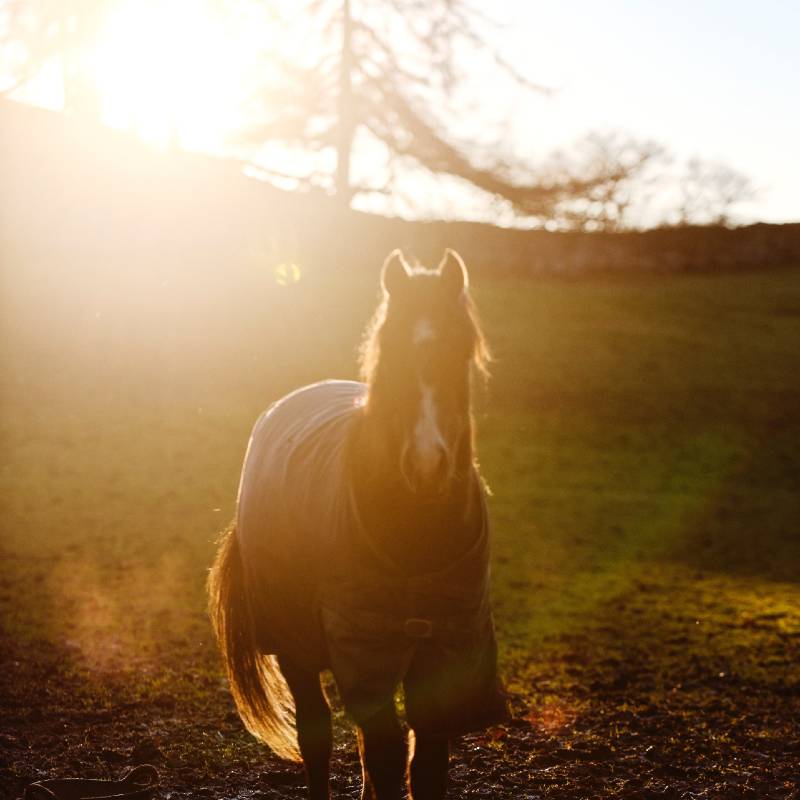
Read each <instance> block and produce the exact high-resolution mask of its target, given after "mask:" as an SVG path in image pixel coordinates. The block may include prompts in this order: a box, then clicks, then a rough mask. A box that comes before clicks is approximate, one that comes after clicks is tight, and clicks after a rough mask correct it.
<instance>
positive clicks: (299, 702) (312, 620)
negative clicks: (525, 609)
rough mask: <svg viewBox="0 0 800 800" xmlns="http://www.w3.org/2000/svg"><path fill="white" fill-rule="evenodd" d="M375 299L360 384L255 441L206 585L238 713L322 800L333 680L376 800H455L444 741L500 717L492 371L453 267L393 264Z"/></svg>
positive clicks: (276, 417)
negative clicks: (489, 428)
mask: <svg viewBox="0 0 800 800" xmlns="http://www.w3.org/2000/svg"><path fill="white" fill-rule="evenodd" d="M381 285H382V289H383V299H382V302H381V304H380V306H379V307H378V310H377V312H376V314H375V316H374V318H373V321H372V323H371V324H370V326H369V327H368V329H367V333H366V336H365V340H364V345H363V348H362V371H363V381H364V382H363V383H357V382H352V381H325V382H323V383H318V384H314V385H312V386H308V387H304V388H302V389H299V390H298V391H296V392H293V393H292V394H290V395H288V396H287V397H285V398H283V399H282V400H280V401H278V402H277V403H275V404H274V405H273V406H272V407H271V408H270V409H268V410H267V411H266V412H265V413H264V414H263V415H262V416H261V417H260V418H259V420H258V422H257V423H256V426H255V428H254V430H253V434H252V436H251V439H250V444H249V446H248V451H247V456H246V457H245V463H244V467H243V470H242V479H241V483H240V487H239V498H238V504H237V517H236V521H235V523H234V525H232V526H231V528H230V529H229V530H228V531H227V532H226V534H225V536H224V538H223V540H222V543H221V546H220V549H219V552H218V554H217V559H216V562H215V564H214V567H213V568H212V570H211V575H210V578H209V597H210V606H211V616H212V620H213V622H214V627H215V631H216V634H217V639H218V642H219V645H220V648H221V651H222V655H223V658H224V662H225V666H226V670H227V674H228V678H229V680H230V685H231V690H232V692H233V696H234V699H235V701H236V705H237V708H238V710H239V714H240V716H241V717H242V720H243V721H244V723H245V725H246V726H247V728H248V729H249V730H250V731H251V732H252V733H253V734H255V735H256V736H257V737H259V738H260V739H262V740H263V741H265V742H266V743H267V744H268V745H269V746H270V747H271V748H272V749H273V750H274V751H275V752H276V753H277V754H279V755H281V756H283V757H286V758H293V759H298V758H302V760H303V762H304V765H305V769H306V774H307V778H308V786H309V796H310V798H312V800H317V799H319V798H328V797H329V788H328V777H329V760H330V755H331V715H330V710H329V707H328V703H327V701H326V698H325V696H324V694H323V691H322V689H321V686H320V672H321V671H322V670H325V669H330V670H331V671H332V673H333V676H334V678H335V680H336V683H337V687H338V690H339V694H340V695H341V697H342V700H343V702H344V705H345V708H346V710H347V712H348V713H349V714H350V716H351V717H352V718H353V719H354V721H355V723H356V726H357V729H358V740H359V747H360V754H361V764H362V772H363V779H364V784H363V786H364V788H363V792H362V797H363V798H375V800H389V799H390V798H391V799H392V800H393V799H394V798H400V797H401V795H402V792H403V788H404V784H405V782H406V780H407V781H408V784H409V788H410V794H411V796H412V797H413V798H415V800H424V799H425V798H443V797H444V796H445V792H446V786H447V762H448V748H449V745H448V740H449V739H450V738H452V737H454V736H457V735H459V734H461V733H464V732H466V731H470V730H476V729H480V728H483V727H486V726H487V725H490V724H493V723H496V722H499V721H502V720H503V719H504V715H505V703H504V700H503V694H502V691H501V690H500V688H499V683H498V679H497V675H496V646H495V639H494V629H493V625H492V619H491V612H490V608H489V601H488V523H487V518H486V506H485V492H484V486H483V483H482V481H481V478H480V476H479V474H478V470H477V466H476V463H475V459H474V449H473V422H472V415H471V411H470V367H471V365H473V364H474V365H476V366H477V367H478V369H479V370H481V371H485V369H486V362H487V359H488V355H487V349H486V345H485V342H484V338H483V335H482V334H481V331H480V328H479V325H478V322H477V317H476V314H475V311H474V308H473V305H472V302H471V300H470V297H469V294H468V285H467V272H466V269H465V267H464V264H463V262H462V260H461V258H460V257H459V256H458V255H457V254H456V253H454V252H453V251H451V250H448V251H447V252H446V254H445V258H444V260H443V261H442V264H441V265H440V266H439V268H438V269H437V270H435V271H433V270H424V269H413V270H412V269H411V268H409V267H408V265H407V264H406V263H405V261H404V259H403V257H402V254H401V253H400V252H399V251H395V252H394V253H392V254H391V255H390V256H389V258H388V259H387V260H386V263H385V264H384V266H383V272H382V274H381ZM398 687H402V689H403V697H404V702H403V706H404V709H405V722H404V723H401V722H400V721H399V719H398V715H397V713H396V708H395V692H396V690H397V688H398ZM406 727H407V728H409V729H410V730H411V731H412V732H413V736H412V737H411V742H412V746H411V747H407V738H408V737H407V736H406V733H405V730H406ZM409 750H410V751H411V757H410V759H409V753H408V751H409Z"/></svg>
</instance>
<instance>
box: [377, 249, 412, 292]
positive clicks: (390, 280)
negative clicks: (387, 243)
mask: <svg viewBox="0 0 800 800" xmlns="http://www.w3.org/2000/svg"><path fill="white" fill-rule="evenodd" d="M409 272H410V270H409V268H408V264H406V260H405V258H403V252H402V251H401V250H392V252H391V253H389V255H388V256H387V257H386V261H384V262H383V268H382V269H381V286H382V287H383V291H384V292H386V293H387V294H388V295H393V294H396V293H397V292H398V291H402V289H403V288H404V287H405V286H406V284H407V283H408V281H409V277H410V275H409Z"/></svg>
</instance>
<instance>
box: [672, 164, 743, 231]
mask: <svg viewBox="0 0 800 800" xmlns="http://www.w3.org/2000/svg"><path fill="white" fill-rule="evenodd" d="M680 191H681V205H680V208H679V211H678V223H679V224H682V225H690V224H694V225H730V224H731V223H732V222H733V220H734V214H733V210H734V208H735V207H736V206H737V205H739V204H740V203H746V202H748V201H750V200H753V199H754V198H755V196H756V191H755V189H754V187H753V184H752V182H751V180H750V179H749V178H748V177H747V176H746V175H744V174H742V173H741V172H738V171H737V170H735V169H733V168H732V167H729V166H728V165H727V164H724V163H722V162H719V161H704V160H702V159H699V158H693V159H690V160H689V161H688V162H687V165H686V171H685V173H684V174H683V176H682V177H681V179H680Z"/></svg>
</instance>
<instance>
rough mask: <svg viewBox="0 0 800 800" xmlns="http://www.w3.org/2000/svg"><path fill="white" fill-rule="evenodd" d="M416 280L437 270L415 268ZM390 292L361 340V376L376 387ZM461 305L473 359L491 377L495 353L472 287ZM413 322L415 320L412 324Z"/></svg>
mask: <svg viewBox="0 0 800 800" xmlns="http://www.w3.org/2000/svg"><path fill="white" fill-rule="evenodd" d="M411 275H412V279H413V278H417V277H422V276H425V277H428V276H431V277H432V276H434V275H436V273H435V272H433V271H430V270H425V269H421V268H417V269H415V270H414V271H413V272H412V273H411ZM390 302H391V301H390V298H389V295H388V294H387V293H386V292H384V293H383V296H382V297H381V301H380V303H379V304H378V307H377V308H376V309H375V312H374V314H373V315H372V318H371V319H370V321H369V323H368V324H367V327H366V328H365V330H364V336H363V338H362V340H361V346H360V348H359V365H360V374H361V379H362V380H363V381H364V382H365V383H367V384H368V385H369V386H372V385H373V383H374V381H375V376H376V372H377V369H378V364H379V361H380V355H381V353H380V341H381V334H382V333H383V329H384V326H385V325H386V320H387V316H388V311H389V304H390ZM459 305H460V308H461V310H462V313H463V315H464V321H465V322H466V326H467V330H468V332H469V335H470V337H471V339H472V342H471V350H472V362H473V364H474V365H475V367H476V368H477V369H478V371H479V372H480V374H481V375H482V376H483V377H484V378H487V379H488V377H489V364H490V363H491V360H492V358H491V352H490V350H489V345H488V343H487V341H486V337H485V335H484V333H483V328H482V326H481V323H480V318H479V316H478V312H477V309H476V307H475V303H474V302H473V300H472V297H471V296H470V294H469V291H468V290H466V289H465V290H464V292H463V294H462V295H461V298H460V300H459ZM412 324H413V323H412Z"/></svg>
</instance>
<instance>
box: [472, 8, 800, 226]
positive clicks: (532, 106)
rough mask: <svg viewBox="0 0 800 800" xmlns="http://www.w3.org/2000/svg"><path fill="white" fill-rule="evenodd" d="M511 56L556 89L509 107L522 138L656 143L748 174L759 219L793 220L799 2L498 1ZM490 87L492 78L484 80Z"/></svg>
mask: <svg viewBox="0 0 800 800" xmlns="http://www.w3.org/2000/svg"><path fill="white" fill-rule="evenodd" d="M493 8H494V9H496V13H497V14H498V15H499V16H501V17H502V18H504V20H505V21H506V22H507V23H508V25H507V28H506V30H505V31H504V32H503V35H502V41H503V46H504V52H505V53H506V56H507V58H509V60H512V61H513V62H514V63H517V64H519V65H520V66H521V67H522V68H523V69H524V70H525V72H526V74H527V75H529V76H530V77H531V78H533V79H535V80H537V81H539V82H542V83H545V84H547V85H548V86H551V87H553V88H554V89H555V90H556V92H555V94H554V96H553V97H552V98H550V99H544V98H532V97H529V98H528V99H527V100H526V101H525V102H523V103H519V104H517V105H516V106H515V107H514V109H513V118H512V124H511V130H512V131H513V133H512V135H513V136H514V138H515V140H516V141H517V145H518V146H519V147H525V146H528V147H531V146H532V145H531V144H530V139H531V131H535V141H536V143H535V145H534V147H535V148H536V149H538V150H541V151H542V152H544V151H546V150H548V149H550V148H552V147H561V146H563V145H564V144H565V143H568V142H569V141H571V140H573V139H575V138H577V137H578V136H580V134H581V133H583V132H584V131H586V130H606V131H610V130H618V129H619V130H624V131H626V132H630V133H631V134H633V135H635V136H637V137H640V138H644V139H654V140H656V141H659V142H662V143H663V144H664V145H665V146H666V147H667V148H668V149H669V150H670V151H671V152H672V153H673V155H674V156H675V158H676V161H682V160H685V159H687V158H690V157H692V156H699V157H702V158H706V159H712V160H720V161H723V162H725V163H727V164H729V165H730V166H732V167H734V168H735V169H737V170H739V171H741V172H743V173H745V174H746V175H748V176H749V177H750V178H751V179H752V181H753V183H754V184H755V186H756V189H757V191H758V195H757V198H756V201H755V202H754V203H752V204H750V205H749V206H748V207H747V211H748V214H749V215H751V216H752V217H754V218H757V219H761V220H765V221H773V222H782V221H800V155H799V154H798V148H799V147H800V2H797V1H796V0H761V1H760V2H743V1H742V0H728V2H719V1H718V0H697V1H696V2H688V0H670V2H656V0H635V1H634V0H605V1H604V2H602V3H598V2H596V0H565V2H548V3H540V2H522V1H521V0H518V1H517V2H515V1H514V0H502V2H501V3H499V4H498V5H494V4H493ZM486 88H487V93H490V91H491V87H489V86H487V87H486Z"/></svg>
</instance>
